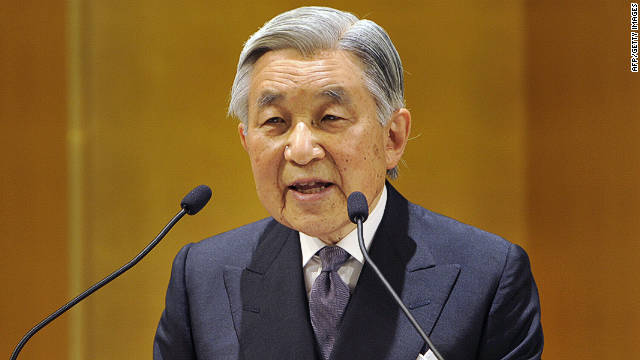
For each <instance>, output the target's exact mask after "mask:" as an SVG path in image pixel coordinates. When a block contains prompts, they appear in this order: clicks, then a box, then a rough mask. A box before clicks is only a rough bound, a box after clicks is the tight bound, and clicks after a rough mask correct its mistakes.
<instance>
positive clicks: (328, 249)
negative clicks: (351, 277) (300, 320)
mask: <svg viewBox="0 0 640 360" xmlns="http://www.w3.org/2000/svg"><path fill="white" fill-rule="evenodd" d="M317 254H318V256H320V261H321V262H322V273H320V275H318V277H317V278H316V280H315V281H314V283H313V286H312V287H311V294H310V295H309V312H310V314H311V326H313V331H314V332H315V334H316V341H317V342H318V345H319V347H320V351H321V352H322V358H323V359H325V360H326V359H329V356H330V355H331V351H332V350H333V345H334V344H335V342H336V336H337V335H338V329H339V328H340V322H341V320H342V315H343V314H344V310H345V309H346V307H347V304H348V303H349V296H350V293H349V287H348V286H347V284H345V283H344V281H342V279H341V278H340V275H338V269H339V268H340V267H341V266H342V264H344V263H345V261H347V260H348V259H349V257H350V255H349V253H348V252H347V251H345V250H344V249H343V248H341V247H338V246H325V247H323V248H322V249H320V250H319V251H318V253H317Z"/></svg>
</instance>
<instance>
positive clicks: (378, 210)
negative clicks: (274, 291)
mask: <svg viewBox="0 0 640 360" xmlns="http://www.w3.org/2000/svg"><path fill="white" fill-rule="evenodd" d="M386 205H387V187H386V186H384V187H383V188H382V195H380V200H378V203H377V204H376V207H375V208H374V209H373V211H371V212H370V213H369V217H368V218H367V221H365V223H364V228H363V231H362V233H363V235H364V245H365V247H366V248H367V250H368V249H369V247H370V246H371V241H373V236H374V235H375V233H376V230H378V226H379V225H380V221H382V215H383V214H384V209H385V207H386ZM299 234H300V247H301V248H302V267H303V269H304V282H305V285H306V287H307V295H309V294H310V293H311V286H313V282H314V281H315V280H316V278H317V277H318V275H320V273H321V272H322V263H321V262H320V257H319V256H318V255H316V253H317V252H318V250H320V249H322V248H323V247H325V246H327V244H325V243H324V242H322V240H320V239H318V238H315V237H312V236H309V235H307V234H304V233H301V232H300V233H299ZM336 246H340V247H341V248H343V249H344V250H346V251H347V252H348V253H349V255H351V257H350V258H349V260H347V261H346V262H345V263H344V265H342V267H340V269H338V275H339V276H340V278H341V279H342V281H344V283H345V284H347V286H349V290H350V291H353V289H354V288H355V286H356V283H357V282H358V277H360V272H361V271H362V266H363V265H364V256H363V255H362V252H360V246H359V245H358V229H357V228H356V229H353V231H351V232H350V233H349V234H348V235H347V236H345V238H344V239H342V240H340V241H339V242H338V243H337V244H336Z"/></svg>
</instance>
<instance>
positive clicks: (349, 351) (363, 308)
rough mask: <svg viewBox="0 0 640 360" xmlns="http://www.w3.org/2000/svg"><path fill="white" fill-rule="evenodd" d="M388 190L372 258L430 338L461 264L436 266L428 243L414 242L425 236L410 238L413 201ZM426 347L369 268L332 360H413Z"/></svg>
mask: <svg viewBox="0 0 640 360" xmlns="http://www.w3.org/2000/svg"><path fill="white" fill-rule="evenodd" d="M387 189H388V191H389V200H388V203H387V206H386V208H385V214H384V216H383V218H382V222H381V223H380V226H379V227H378V230H377V232H376V235H375V237H374V240H373V243H372V246H371V249H370V254H371V257H372V258H373V259H374V261H376V264H377V265H378V267H379V268H380V270H381V271H382V273H383V274H384V275H385V277H386V278H387V280H388V281H389V282H390V283H391V285H392V286H393V288H394V289H395V291H396V292H397V293H398V294H399V295H400V297H401V298H402V301H403V302H404V303H405V304H406V305H407V307H408V308H409V309H410V310H411V312H412V314H413V316H414V317H415V318H416V320H417V321H418V323H420V325H421V326H422V328H423V329H424V330H425V332H427V333H428V334H430V333H431V331H432V329H433V327H434V325H435V324H436V322H437V320H438V317H439V315H440V312H441V311H442V308H443V306H444V304H445V303H446V300H447V298H448V296H449V293H450V292H451V289H452V288H453V286H454V284H455V281H456V279H457V277H458V274H459V271H460V268H459V265H457V264H443V265H436V262H435V260H434V259H433V256H432V255H431V252H429V250H428V248H427V247H426V246H425V243H426V241H427V240H424V239H414V238H415V237H419V236H420V234H409V214H408V202H407V200H406V199H404V198H403V197H402V196H401V195H400V194H399V193H398V192H396V191H395V189H393V187H391V186H390V185H387ZM365 226H366V223H365ZM416 240H417V241H416ZM418 244H419V245H418ZM423 346H424V343H423V340H422V338H421V337H420V336H419V335H418V333H417V332H416V331H415V329H413V327H412V326H411V323H409V321H408V320H407V319H406V317H405V315H404V314H403V313H402V311H401V310H400V308H399V307H398V305H397V304H396V303H395V302H394V301H393V298H392V297H391V295H390V294H389V293H388V292H387V291H386V289H385V288H384V287H383V285H382V283H381V282H380V281H379V279H378V278H377V277H376V275H375V273H374V272H373V270H372V269H371V268H370V267H369V266H368V264H365V265H364V267H363V269H362V273H361V274H360V279H359V280H358V284H357V285H356V288H355V289H354V293H353V295H352V297H351V300H350V302H349V305H348V307H347V310H346V312H345V316H344V319H343V323H342V328H341V330H340V336H339V338H338V341H337V343H336V347H335V350H334V352H333V354H332V359H336V360H342V359H354V358H362V359H367V358H369V359H387V358H393V359H411V360H413V359H415V358H416V357H417V355H418V353H419V352H420V351H422V350H423Z"/></svg>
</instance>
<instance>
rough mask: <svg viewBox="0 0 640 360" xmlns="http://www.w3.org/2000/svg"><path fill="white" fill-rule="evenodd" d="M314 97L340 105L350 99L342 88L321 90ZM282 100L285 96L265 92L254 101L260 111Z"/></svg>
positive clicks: (346, 103) (347, 102)
mask: <svg viewBox="0 0 640 360" xmlns="http://www.w3.org/2000/svg"><path fill="white" fill-rule="evenodd" d="M316 97H327V98H329V99H331V102H333V103H336V104H340V105H349V104H351V98H350V97H349V95H348V94H347V92H346V91H345V90H344V89H343V88H342V87H334V88H330V89H326V90H323V91H321V92H319V93H318V95H316ZM284 98H285V96H284V94H282V93H277V92H271V91H265V92H264V93H262V95H260V96H259V97H258V100H256V105H258V109H262V108H264V107H267V106H269V105H272V104H274V103H275V102H278V101H280V100H282V99H284Z"/></svg>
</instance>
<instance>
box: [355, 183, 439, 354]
mask: <svg viewBox="0 0 640 360" xmlns="http://www.w3.org/2000/svg"><path fill="white" fill-rule="evenodd" d="M347 212H348V214H349V219H350V220H351V222H353V223H355V224H356V225H357V226H358V231H357V232H358V245H359V246H360V251H361V252H362V255H363V256H364V258H365V260H366V261H367V263H368V264H369V266H370V267H371V268H372V269H373V272H375V274H376V275H377V276H378V279H380V281H381V282H382V284H383V285H384V287H385V288H386V289H387V291H388V292H389V294H391V296H392V297H393V299H394V300H395V301H396V303H397V304H398V306H400V309H402V312H404V314H405V315H406V316H407V319H408V320H409V322H410V323H411V325H413V327H414V328H415V329H416V331H417V332H418V334H420V336H421V337H422V339H423V340H424V341H425V343H427V346H429V349H431V352H432V353H433V355H435V357H436V358H437V359H438V360H444V358H443V357H442V355H440V353H439V352H438V350H436V348H435V346H434V345H433V343H432V342H431V340H430V339H429V337H428V336H427V333H425V331H424V330H423V329H422V327H421V326H420V324H418V321H416V319H415V318H414V317H413V315H412V314H411V312H409V309H407V307H406V306H405V304H404V303H403V302H402V299H400V296H398V294H397V293H396V292H395V290H393V287H392V286H391V284H389V281H387V279H386V278H385V277H384V275H382V272H381V271H380V269H378V266H377V265H376V264H375V262H374V261H373V259H371V257H370V256H369V252H368V251H367V248H366V247H365V245H364V235H363V225H362V223H363V222H364V221H366V220H367V217H368V216H369V206H368V205H367V199H366V197H365V196H364V194H362V193H361V192H359V191H354V192H352V193H351V194H350V195H349V197H348V198H347Z"/></svg>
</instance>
